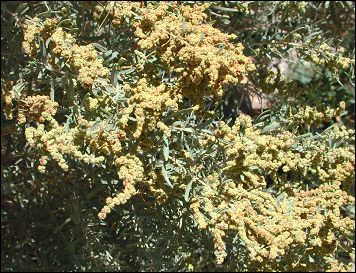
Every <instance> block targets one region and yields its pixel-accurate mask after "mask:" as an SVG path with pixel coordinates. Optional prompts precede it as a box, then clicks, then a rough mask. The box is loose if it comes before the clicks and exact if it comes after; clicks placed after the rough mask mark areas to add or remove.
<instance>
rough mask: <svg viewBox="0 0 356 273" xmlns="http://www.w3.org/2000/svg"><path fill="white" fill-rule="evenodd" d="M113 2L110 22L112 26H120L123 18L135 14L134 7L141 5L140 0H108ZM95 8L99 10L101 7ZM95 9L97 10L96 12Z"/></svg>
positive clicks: (123, 20) (123, 21)
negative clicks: (133, 0) (136, 0)
mask: <svg viewBox="0 0 356 273" xmlns="http://www.w3.org/2000/svg"><path fill="white" fill-rule="evenodd" d="M110 2H111V3H112V2H113V3H114V4H113V5H114V7H113V11H112V17H113V20H112V23H113V25H114V26H121V25H123V24H124V23H125V18H131V17H133V16H135V11H136V9H138V8H140V7H141V5H142V4H141V3H140V2H132V1H120V2H117V1H110ZM96 9H97V10H98V11H100V10H101V9H100V8H99V7H98V6H97V7H96ZM98 11H97V12H98Z"/></svg>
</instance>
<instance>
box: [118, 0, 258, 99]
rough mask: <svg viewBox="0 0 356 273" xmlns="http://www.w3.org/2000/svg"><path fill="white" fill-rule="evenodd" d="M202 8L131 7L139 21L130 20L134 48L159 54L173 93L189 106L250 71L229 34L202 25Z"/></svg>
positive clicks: (218, 92) (218, 94) (240, 48)
mask: <svg viewBox="0 0 356 273" xmlns="http://www.w3.org/2000/svg"><path fill="white" fill-rule="evenodd" d="M117 5H118V6H119V7H120V6H121V5H124V4H120V3H118V4H117ZM132 5H134V3H132ZM173 5H176V4H173ZM208 6H209V4H204V5H194V6H192V7H190V6H185V5H180V6H176V8H175V11H174V12H171V11H169V10H170V9H169V8H170V4H168V3H164V2H162V3H159V4H158V5H154V4H148V7H147V8H141V9H140V8H138V7H135V12H137V13H138V15H139V16H140V19H137V20H134V22H133V23H132V25H133V27H134V31H135V35H136V37H138V38H139V40H138V42H137V45H138V46H139V48H140V49H141V50H147V51H148V52H151V51H154V52H155V55H156V56H159V57H160V60H161V61H162V63H163V65H164V66H165V68H166V69H167V71H169V73H173V74H176V75H177V78H176V85H177V88H178V89H179V92H180V93H181V94H182V95H183V97H186V98H190V99H191V100H192V102H193V103H194V104H202V103H203V100H204V97H209V96H212V97H214V98H216V99H220V98H221V97H222V95H223V87H224V85H225V84H228V83H238V82H242V81H243V80H244V77H245V76H244V75H245V73H246V72H247V71H249V70H253V69H254V65H253V64H251V62H250V59H249V58H248V57H246V56H244V55H243V52H242V51H243V46H242V45H241V44H238V45H234V44H233V43H231V42H230V40H231V39H234V38H236V36H235V35H233V34H232V35H228V34H224V33H222V32H221V31H220V30H218V29H216V28H214V27H212V26H211V25H209V24H206V23H205V20H206V19H207V14H205V13H204V10H206V9H207V7H208ZM121 16H123V15H122V14H119V18H122V17H121ZM118 20H119V19H118Z"/></svg>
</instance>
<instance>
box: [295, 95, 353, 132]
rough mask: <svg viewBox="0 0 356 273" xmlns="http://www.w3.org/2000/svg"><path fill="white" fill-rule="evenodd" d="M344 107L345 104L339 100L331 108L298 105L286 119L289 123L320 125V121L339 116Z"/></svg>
mask: <svg viewBox="0 0 356 273" xmlns="http://www.w3.org/2000/svg"><path fill="white" fill-rule="evenodd" d="M345 109H346V104H345V102H344V101H341V102H340V104H339V107H337V108H335V109H333V108H330V107H329V106H327V107H326V108H325V109H316V108H315V107H310V106H308V105H307V106H305V107H299V108H298V109H297V111H298V112H297V113H295V114H293V113H290V114H289V116H288V120H289V122H290V123H296V124H305V125H307V126H308V127H310V125H312V124H316V125H317V126H318V125H320V124H321V123H322V122H328V121H330V120H331V119H332V118H333V117H336V116H340V115H341V114H342V113H343V112H344V111H345Z"/></svg>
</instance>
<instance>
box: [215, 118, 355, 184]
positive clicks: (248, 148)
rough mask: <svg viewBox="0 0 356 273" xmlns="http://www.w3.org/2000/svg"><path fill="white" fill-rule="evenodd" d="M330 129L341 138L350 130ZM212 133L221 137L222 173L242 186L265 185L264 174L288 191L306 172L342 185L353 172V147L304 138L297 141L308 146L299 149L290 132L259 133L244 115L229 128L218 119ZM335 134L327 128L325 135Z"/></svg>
mask: <svg viewBox="0 0 356 273" xmlns="http://www.w3.org/2000/svg"><path fill="white" fill-rule="evenodd" d="M334 130H338V131H337V132H338V134H339V135H340V134H342V136H343V139H344V140H345V141H347V139H351V138H352V136H353V134H354V131H353V130H346V128H340V129H336V128H335V129H334ZM241 132H243V133H241ZM330 134H332V135H330ZM215 135H216V137H217V138H218V139H221V140H223V141H224V142H221V144H220V145H221V146H222V148H223V149H224V150H225V151H226V154H227V162H226V166H225V167H224V168H223V169H222V171H223V173H224V175H226V176H227V177H229V178H232V179H234V180H239V181H240V183H242V184H244V185H245V187H246V188H263V187H265V186H266V184H267V182H266V178H267V177H269V179H272V180H273V181H274V183H276V184H278V187H280V189H284V190H291V191H296V190H298V189H302V188H304V187H305V185H304V183H303V181H302V180H301V177H305V179H307V177H309V176H310V175H313V176H316V177H318V179H319V180H320V181H325V179H328V180H330V181H333V183H335V184H338V185H341V183H343V185H344V186H345V187H346V186H349V184H350V182H351V181H352V179H353V178H354V173H353V172H350V170H351V168H352V166H353V165H354V162H355V160H354V159H353V157H354V151H352V148H350V147H338V148H335V149H332V148H331V147H328V143H327V141H325V142H326V143H323V142H315V141H313V140H308V139H305V140H303V141H302V142H301V143H300V144H299V145H300V147H305V146H307V147H308V149H306V150H303V151H300V150H299V149H298V148H297V147H298V143H297V141H296V137H295V136H294V135H293V134H291V133H289V132H288V131H286V132H283V133H281V134H278V135H277V136H273V135H266V134H262V133H261V131H260V130H257V129H254V128H253V124H252V119H251V118H250V117H249V116H245V115H242V116H240V117H239V118H238V119H237V120H236V122H235V124H234V125H233V126H232V127H231V128H230V127H228V126H227V125H226V124H225V123H224V122H221V124H220V128H219V129H217V130H216V131H215ZM335 135H336V131H335V132H334V131H331V132H329V134H328V135H327V136H325V138H327V139H328V138H329V137H333V136H334V137H336V136H335ZM225 143H228V144H225ZM292 181H293V182H292Z"/></svg>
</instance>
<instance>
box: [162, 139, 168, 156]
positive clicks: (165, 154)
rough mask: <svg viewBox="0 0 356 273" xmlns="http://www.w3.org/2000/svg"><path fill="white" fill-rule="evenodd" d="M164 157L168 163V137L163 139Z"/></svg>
mask: <svg viewBox="0 0 356 273" xmlns="http://www.w3.org/2000/svg"><path fill="white" fill-rule="evenodd" d="M163 157H164V161H168V158H169V142H168V139H167V137H166V136H164V137H163Z"/></svg>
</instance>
